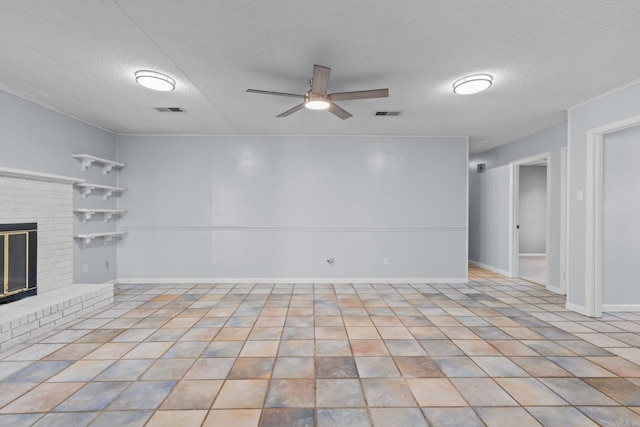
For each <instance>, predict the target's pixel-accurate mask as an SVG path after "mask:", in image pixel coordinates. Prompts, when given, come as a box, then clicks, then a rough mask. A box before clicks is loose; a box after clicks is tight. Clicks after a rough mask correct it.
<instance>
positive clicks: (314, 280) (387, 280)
mask: <svg viewBox="0 0 640 427" xmlns="http://www.w3.org/2000/svg"><path fill="white" fill-rule="evenodd" d="M116 283H118V284H122V285H134V284H168V283H189V284H191V283H193V284H196V283H212V284H215V283H376V284H383V283H392V284H400V283H469V280H468V279H467V278H466V277H447V278H433V277H383V278H380V277H371V278H355V277H346V278H345V277H304V278H301V277H248V278H247V277H220V278H218V277H201V278H197V277H196V278H194V277H188V278H185V277H174V278H165V277H163V278H122V279H117V280H116Z"/></svg>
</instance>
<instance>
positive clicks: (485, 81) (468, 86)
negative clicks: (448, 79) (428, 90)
mask: <svg viewBox="0 0 640 427" xmlns="http://www.w3.org/2000/svg"><path fill="white" fill-rule="evenodd" d="M492 83H493V76H491V75H489V74H474V75H472V76H467V77H463V78H461V79H460V80H456V82H455V83H454V84H453V91H454V92H455V93H457V94H459V95H472V94H474V93H479V92H482V91H484V90H487V89H489V87H490V86H491V84H492Z"/></svg>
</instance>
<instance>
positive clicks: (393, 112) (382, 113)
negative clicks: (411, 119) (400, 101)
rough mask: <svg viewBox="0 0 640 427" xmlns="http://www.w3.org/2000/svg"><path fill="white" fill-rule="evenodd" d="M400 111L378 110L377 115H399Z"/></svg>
mask: <svg viewBox="0 0 640 427" xmlns="http://www.w3.org/2000/svg"><path fill="white" fill-rule="evenodd" d="M399 115H400V111H376V116H399Z"/></svg>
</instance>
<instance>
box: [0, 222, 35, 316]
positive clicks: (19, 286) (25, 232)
mask: <svg viewBox="0 0 640 427" xmlns="http://www.w3.org/2000/svg"><path fill="white" fill-rule="evenodd" d="M37 254H38V226H37V224H36V223H26V224H1V225H0V280H2V287H1V288H0V304H4V303H8V302H11V301H15V300H18V299H21V298H24V297H27V296H31V295H36V293H37V271H38V269H37V261H38V256H37Z"/></svg>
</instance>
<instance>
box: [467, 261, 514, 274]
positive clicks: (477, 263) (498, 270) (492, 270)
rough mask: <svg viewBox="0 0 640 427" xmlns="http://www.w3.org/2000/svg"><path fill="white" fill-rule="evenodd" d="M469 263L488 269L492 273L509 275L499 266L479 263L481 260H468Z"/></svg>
mask: <svg viewBox="0 0 640 427" xmlns="http://www.w3.org/2000/svg"><path fill="white" fill-rule="evenodd" d="M469 264H471V265H473V266H476V267H480V268H483V269H485V270H489V271H491V272H492V273H496V274H500V275H501V276H505V277H509V272H508V271H506V270H501V269H499V268H496V267H492V266H490V265H487V264H483V263H481V262H478V261H473V260H469Z"/></svg>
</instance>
